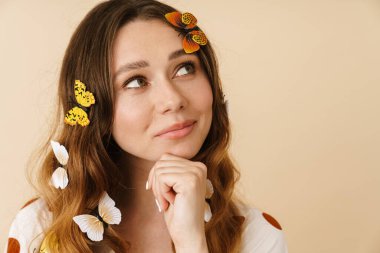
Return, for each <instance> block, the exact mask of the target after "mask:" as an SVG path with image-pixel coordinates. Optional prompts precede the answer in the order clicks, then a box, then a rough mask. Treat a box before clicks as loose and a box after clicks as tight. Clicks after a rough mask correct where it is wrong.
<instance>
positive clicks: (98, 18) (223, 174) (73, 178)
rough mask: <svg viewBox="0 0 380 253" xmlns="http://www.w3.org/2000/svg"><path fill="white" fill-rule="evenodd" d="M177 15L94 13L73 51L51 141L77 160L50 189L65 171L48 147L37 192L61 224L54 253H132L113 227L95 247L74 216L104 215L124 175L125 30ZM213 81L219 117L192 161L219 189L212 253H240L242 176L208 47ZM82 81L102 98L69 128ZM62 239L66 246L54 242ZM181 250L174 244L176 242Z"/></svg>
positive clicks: (204, 59) (102, 8)
mask: <svg viewBox="0 0 380 253" xmlns="http://www.w3.org/2000/svg"><path fill="white" fill-rule="evenodd" d="M172 11H175V9H174V8H172V7H170V6H168V5H165V4H163V3H160V2H157V1H153V0H111V1H107V2H104V3H101V4H99V5H97V6H96V7H95V8H93V9H92V10H91V11H90V12H89V13H88V14H87V16H86V17H85V18H84V19H83V21H82V22H81V23H80V24H79V26H78V28H77V29H76V31H75V32H74V34H73V36H72V38H71V40H70V43H69V45H68V47H67V49H66V53H65V56H64V59H63V63H62V68H61V72H60V78H59V87H58V97H59V102H58V112H57V114H56V115H57V116H58V117H59V121H57V123H56V125H55V126H56V127H54V128H53V129H54V130H53V131H52V133H51V135H50V136H49V138H50V139H54V140H57V141H59V142H60V143H61V144H63V145H64V146H65V147H66V148H67V150H68V151H69V154H70V158H69V161H68V164H67V166H66V168H67V171H68V174H69V178H70V182H69V185H68V186H67V187H66V188H65V189H64V190H57V189H55V188H54V187H52V186H51V184H50V178H51V175H52V173H53V170H54V169H55V168H56V166H57V164H56V162H55V159H54V154H53V152H52V151H51V149H49V147H48V142H46V143H45V145H44V147H43V148H42V149H43V150H48V151H46V152H45V153H44V152H41V153H40V155H41V158H40V159H41V160H40V164H39V167H38V174H37V182H36V184H37V186H36V188H37V189H38V191H39V193H40V195H41V197H42V198H43V199H44V200H45V201H46V203H47V206H48V208H49V210H50V211H51V213H52V216H53V219H52V224H51V225H50V227H49V229H48V231H47V233H46V238H45V239H46V241H47V242H48V244H49V247H50V249H51V252H70V253H74V252H80V253H87V252H92V251H93V250H94V249H95V248H96V247H97V246H99V245H102V246H107V247H109V248H111V249H113V250H114V251H115V252H128V248H129V247H130V243H129V242H128V241H125V240H124V239H122V237H121V236H120V235H118V234H117V232H116V231H115V230H113V229H112V226H109V227H108V228H107V229H105V235H104V240H103V241H102V242H100V243H93V242H91V241H89V240H88V239H87V237H86V235H85V234H84V233H82V232H81V231H80V229H79V227H78V226H77V225H76V224H75V223H74V222H73V219H72V217H73V216H75V215H78V214H84V213H89V212H90V211H91V210H93V209H94V208H96V206H97V204H98V202H99V199H100V197H101V195H102V193H103V191H107V192H108V193H109V194H110V196H114V195H116V194H117V191H118V189H119V188H118V187H119V183H120V178H121V173H120V170H119V168H118V167H117V165H116V163H115V158H116V156H117V149H118V147H117V144H116V143H115V142H114V140H113V138H112V134H111V127H112V123H113V114H114V113H113V112H114V94H113V84H112V75H111V67H110V66H111V61H112V46H113V43H114V40H115V37H116V33H117V32H118V30H119V29H120V28H121V27H122V26H123V25H125V24H127V23H129V22H131V21H132V20H136V19H142V20H152V19H155V20H162V22H166V20H165V17H164V14H166V13H168V12H172ZM197 56H198V57H199V59H200V61H201V64H202V67H203V68H204V70H205V72H206V74H207V77H208V79H209V82H210V85H211V88H212V94H213V105H212V111H213V118H212V123H211V128H210V131H209V133H208V135H207V137H206V139H205V141H204V143H203V145H202V147H201V149H200V150H199V152H198V154H196V156H195V157H193V158H192V160H194V161H201V162H203V163H204V164H205V165H206V166H207V168H208V172H207V174H208V178H209V179H210V180H211V181H212V183H213V186H214V195H213V196H212V198H211V200H210V206H211V210H212V212H213V217H212V219H211V220H210V222H208V223H206V225H205V231H206V239H207V244H208V249H209V252H213V253H216V252H218V253H220V252H238V251H239V249H240V244H241V237H242V220H241V219H240V212H239V208H238V205H237V204H238V203H237V202H238V201H239V200H238V198H236V196H235V195H234V188H235V183H236V182H237V180H238V178H239V172H238V171H237V169H236V167H235V165H234V164H233V162H232V160H231V159H230V157H229V155H228V148H229V144H230V125H229V120H228V116H227V110H226V105H225V103H224V97H223V92H222V86H221V81H220V78H219V73H218V71H219V70H218V64H217V60H216V56H215V53H214V51H213V48H212V46H211V43H210V42H208V44H207V45H205V46H202V47H201V49H200V50H199V51H198V52H197ZM77 79H79V80H81V81H82V82H84V83H85V84H86V86H87V90H89V91H91V92H92V93H93V94H94V96H95V98H96V103H95V105H93V106H91V107H90V109H89V112H88V116H89V119H90V121H91V123H90V125H89V126H86V127H81V126H74V127H73V126H69V125H65V124H64V123H63V120H62V119H63V116H64V114H65V113H67V112H68V111H69V110H70V109H71V108H72V106H73V104H72V100H73V99H74V98H75V95H74V89H73V86H74V82H75V80H77ZM56 240H58V246H57V245H55V244H54V243H53V242H55V241H56ZM172 246H173V243H172Z"/></svg>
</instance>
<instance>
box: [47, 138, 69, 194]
mask: <svg viewBox="0 0 380 253" xmlns="http://www.w3.org/2000/svg"><path fill="white" fill-rule="evenodd" d="M50 144H51V146H52V148H53V152H54V155H55V157H56V158H57V160H58V162H59V164H60V165H61V166H65V165H66V164H67V161H68V160H69V153H68V152H67V150H66V148H65V147H64V146H63V145H61V144H59V143H58V142H56V141H50ZM61 166H60V167H58V168H57V169H56V170H55V171H54V172H53V175H52V176H51V183H52V184H53V185H54V187H55V188H57V189H59V188H61V189H65V188H66V186H67V184H68V183H69V178H68V176H67V171H66V169H64V168H63V167H61Z"/></svg>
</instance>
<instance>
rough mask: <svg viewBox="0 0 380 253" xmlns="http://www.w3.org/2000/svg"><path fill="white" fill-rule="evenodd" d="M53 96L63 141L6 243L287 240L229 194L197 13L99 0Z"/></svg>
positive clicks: (104, 246) (222, 245) (267, 243)
mask: <svg viewBox="0 0 380 253" xmlns="http://www.w3.org/2000/svg"><path fill="white" fill-rule="evenodd" d="M58 96H59V115H60V119H63V118H64V122H62V120H60V121H59V122H60V123H59V126H62V127H60V128H55V129H57V130H56V131H55V132H54V133H52V135H51V138H50V140H57V141H58V142H54V141H52V142H51V145H52V149H51V148H50V147H49V142H48V143H47V144H46V147H44V150H48V152H47V154H46V155H43V156H41V157H42V165H41V167H40V168H39V178H38V187H39V193H40V198H38V199H36V200H33V201H31V202H30V203H28V204H27V205H26V206H25V207H24V208H23V209H22V210H21V211H20V212H19V213H18V215H17V216H16V218H15V220H14V222H13V224H12V227H11V230H10V236H9V240H8V252H36V251H38V250H39V251H40V252H111V251H114V252H172V251H175V252H178V253H180V252H258V253H260V252H287V249H286V244H285V241H284V236H283V233H282V231H281V227H280V225H279V224H278V223H277V222H276V221H275V220H274V219H273V218H272V217H271V216H269V215H267V214H265V213H261V212H260V211H259V210H257V209H253V208H249V207H247V206H246V205H244V204H243V203H242V202H240V201H239V200H238V199H237V198H236V197H235V196H234V195H233V190H234V186H235V183H236V181H237V179H238V175H239V174H238V171H237V170H236V169H235V166H234V165H233V163H232V162H231V160H230V158H229V156H228V146H229V141H230V129H229V122H228V117H227V112H226V103H225V101H224V95H223V92H222V88H221V82H220V80H219V74H218V66H217V61H216V57H215V55H214V52H213V49H212V47H211V43H210V42H209V41H208V40H207V38H206V35H204V33H203V32H202V31H201V30H200V28H199V27H198V26H197V24H196V19H195V17H194V16H192V15H191V14H188V13H184V14H181V13H179V12H176V10H175V9H173V8H172V7H170V6H167V5H165V4H162V3H160V2H157V1H151V0H138V1H132V0H124V1H122V0H114V1H108V2H104V3H101V4H99V5H98V6H96V7H95V8H94V9H93V10H91V11H90V13H89V14H88V15H87V16H86V17H85V19H84V20H83V21H82V22H81V24H80V25H79V27H78V28H77V30H76V31H75V33H74V35H73V36H72V38H71V41H70V43H69V46H68V48H67V50H66V54H65V57H64V60H63V64H62V69H61V75H60V80H59V94H58ZM64 115H65V116H64ZM50 140H49V141H50ZM60 143H61V144H63V145H62V146H61V145H60Z"/></svg>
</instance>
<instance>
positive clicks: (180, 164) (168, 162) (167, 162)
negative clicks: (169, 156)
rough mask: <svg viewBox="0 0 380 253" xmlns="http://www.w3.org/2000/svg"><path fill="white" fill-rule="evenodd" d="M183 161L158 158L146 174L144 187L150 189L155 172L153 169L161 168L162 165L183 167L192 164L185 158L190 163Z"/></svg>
mask: <svg viewBox="0 0 380 253" xmlns="http://www.w3.org/2000/svg"><path fill="white" fill-rule="evenodd" d="M184 162H185V161H173V160H159V161H157V162H156V163H155V164H154V165H153V167H152V168H151V169H150V171H149V175H148V180H147V187H146V189H147V190H149V189H151V186H152V183H153V182H152V180H153V175H154V173H155V170H156V169H157V168H162V167H178V168H184V167H190V166H192V162H191V161H188V160H186V162H190V163H184Z"/></svg>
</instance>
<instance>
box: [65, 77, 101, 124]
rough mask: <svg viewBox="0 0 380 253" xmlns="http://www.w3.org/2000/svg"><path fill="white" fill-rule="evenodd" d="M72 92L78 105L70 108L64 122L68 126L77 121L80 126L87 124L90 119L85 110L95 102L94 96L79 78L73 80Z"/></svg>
mask: <svg viewBox="0 0 380 253" xmlns="http://www.w3.org/2000/svg"><path fill="white" fill-rule="evenodd" d="M74 93H75V99H76V101H77V103H78V106H75V107H73V108H71V109H70V111H69V112H68V113H67V114H66V116H65V120H64V122H65V123H66V124H68V125H70V126H75V125H76V124H77V123H78V124H79V125H81V126H87V125H88V124H90V120H89V119H88V116H87V113H86V111H85V110H86V108H87V107H90V106H91V105H93V104H95V97H94V95H93V94H92V93H91V92H89V91H86V85H85V84H84V83H82V82H81V81H80V80H75V85H74Z"/></svg>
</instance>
